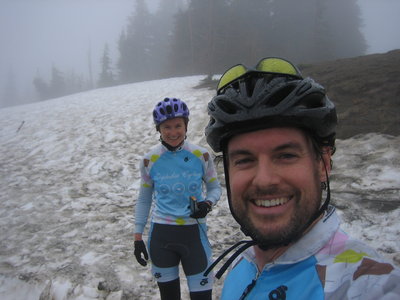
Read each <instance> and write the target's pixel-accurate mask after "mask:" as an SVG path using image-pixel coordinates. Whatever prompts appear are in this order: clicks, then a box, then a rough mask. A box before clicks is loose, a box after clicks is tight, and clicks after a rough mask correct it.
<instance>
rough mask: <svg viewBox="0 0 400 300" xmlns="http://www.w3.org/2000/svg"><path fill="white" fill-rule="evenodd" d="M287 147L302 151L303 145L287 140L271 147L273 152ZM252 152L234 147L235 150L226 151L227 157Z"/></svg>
mask: <svg viewBox="0 0 400 300" xmlns="http://www.w3.org/2000/svg"><path fill="white" fill-rule="evenodd" d="M288 149H292V150H299V151H302V150H303V147H302V145H301V144H300V143H297V142H287V143H284V144H282V145H278V146H276V147H275V148H273V149H272V151H273V152H279V151H283V150H288ZM251 154H252V152H251V151H249V150H246V149H236V150H232V151H229V152H228V157H234V156H237V155H251Z"/></svg>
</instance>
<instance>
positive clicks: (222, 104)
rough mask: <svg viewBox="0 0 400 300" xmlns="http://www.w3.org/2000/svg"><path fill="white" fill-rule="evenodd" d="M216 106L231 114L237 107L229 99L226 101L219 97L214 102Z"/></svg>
mask: <svg viewBox="0 0 400 300" xmlns="http://www.w3.org/2000/svg"><path fill="white" fill-rule="evenodd" d="M216 104H217V106H218V107H219V108H220V109H221V110H222V111H223V112H225V113H227V114H230V115H233V114H235V113H236V112H237V107H236V105H234V104H233V103H232V102H230V101H226V100H224V99H219V101H218V102H217V103H216Z"/></svg>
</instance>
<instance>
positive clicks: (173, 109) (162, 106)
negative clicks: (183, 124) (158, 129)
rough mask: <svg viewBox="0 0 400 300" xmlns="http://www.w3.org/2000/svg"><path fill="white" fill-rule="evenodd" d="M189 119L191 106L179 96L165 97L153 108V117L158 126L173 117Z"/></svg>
mask: <svg viewBox="0 0 400 300" xmlns="http://www.w3.org/2000/svg"><path fill="white" fill-rule="evenodd" d="M179 117H182V118H185V119H189V108H188V107H187V105H186V103H185V102H183V101H182V100H180V99H177V98H165V99H164V100H163V101H160V102H158V103H157V105H156V106H155V107H154V110H153V119H154V123H155V124H156V126H159V125H160V124H161V123H162V122H164V121H166V120H169V119H173V118H179Z"/></svg>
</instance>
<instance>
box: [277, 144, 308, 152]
mask: <svg viewBox="0 0 400 300" xmlns="http://www.w3.org/2000/svg"><path fill="white" fill-rule="evenodd" d="M287 149H293V150H303V147H302V146H301V145H300V144H299V143H296V142H288V143H285V144H282V145H279V146H277V147H275V148H274V149H273V151H275V152H277V151H282V150H287Z"/></svg>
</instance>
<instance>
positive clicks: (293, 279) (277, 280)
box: [206, 58, 400, 300]
mask: <svg viewBox="0 0 400 300" xmlns="http://www.w3.org/2000/svg"><path fill="white" fill-rule="evenodd" d="M208 113H209V115H210V122H209V124H208V125H207V128H206V136H207V142H208V143H209V145H210V146H211V148H212V149H213V150H214V151H215V152H221V151H222V154H223V160H224V168H225V179H226V183H227V184H226V186H227V194H228V201H229V207H230V210H231V213H232V215H233V217H234V218H235V220H236V221H237V222H238V223H239V224H240V225H241V228H242V230H243V232H244V233H245V234H246V235H248V236H249V237H250V238H251V241H248V242H244V244H245V245H244V246H242V248H241V249H239V251H238V252H237V253H236V254H235V255H233V258H235V257H236V256H237V255H239V254H240V252H241V251H244V252H243V253H241V256H240V257H239V258H238V259H236V260H235V262H234V264H233V265H232V269H231V271H230V273H229V274H228V276H227V278H226V280H225V283H224V288H223V291H222V296H221V299H223V300H235V299H257V300H259V299H400V284H399V283H400V270H399V269H398V268H396V267H394V266H393V265H392V264H390V263H388V262H386V261H384V260H383V259H381V258H380V257H379V255H378V254H377V253H376V252H375V251H374V250H372V249H371V248H370V247H368V246H366V245H364V244H363V243H361V242H359V241H356V240H353V239H351V238H350V237H349V236H347V235H346V234H345V233H344V232H343V231H341V229H340V227H339V220H338V216H337V214H336V212H335V209H334V207H333V206H331V205H329V200H330V190H329V174H330V171H331V165H332V164H331V156H332V155H333V154H334V150H335V132H336V124H337V116H336V110H335V105H334V104H333V103H332V102H331V101H330V100H329V99H328V97H327V96H326V94H325V90H324V88H323V87H322V86H321V85H319V84H317V83H316V82H315V81H313V80H312V79H310V78H303V76H302V75H301V73H300V71H299V70H298V69H297V67H296V66H294V65H293V64H292V63H290V62H289V61H286V60H284V59H280V58H265V59H262V60H261V61H260V62H259V63H258V64H257V66H256V67H255V68H254V69H248V68H246V67H245V66H243V65H236V66H234V67H232V68H231V69H229V70H228V71H226V72H225V73H224V74H223V76H222V77H221V79H220V82H219V85H218V90H217V95H216V96H215V97H214V98H213V99H212V101H211V102H210V103H209V104H208ZM226 254H227V253H224V254H223V256H225V255H226ZM233 258H231V259H230V260H228V261H227V263H226V264H225V265H224V267H223V268H222V269H221V270H220V272H219V273H217V275H216V277H220V276H221V275H222V273H223V272H224V270H225V269H226V268H227V265H229V264H230V263H232V260H233ZM217 262H218V260H217ZM214 265H215V264H214ZM212 267H213V266H212ZM212 267H211V268H212ZM211 268H209V270H210V269H211ZM209 270H208V271H209ZM208 271H207V272H208ZM207 272H206V273H207Z"/></svg>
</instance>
